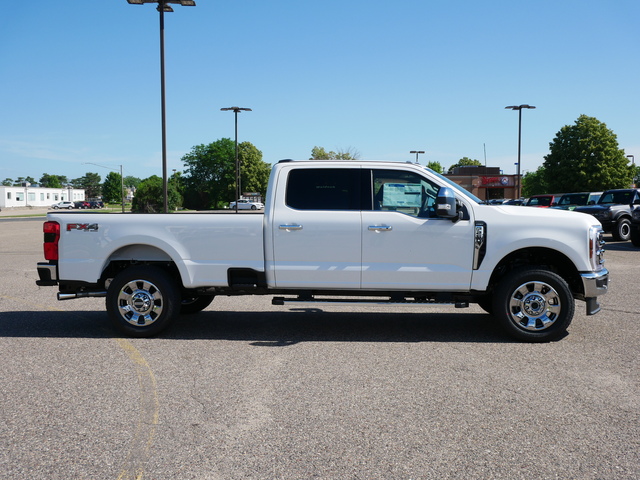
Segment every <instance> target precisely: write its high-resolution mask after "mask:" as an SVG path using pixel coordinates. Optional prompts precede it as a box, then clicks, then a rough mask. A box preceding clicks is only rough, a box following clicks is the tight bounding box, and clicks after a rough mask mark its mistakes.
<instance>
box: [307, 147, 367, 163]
mask: <svg viewBox="0 0 640 480" xmlns="http://www.w3.org/2000/svg"><path fill="white" fill-rule="evenodd" d="M359 158H360V152H358V151H357V150H356V149H355V148H352V147H349V148H347V149H338V151H337V152H334V151H333V150H331V151H329V152H327V151H326V150H325V149H324V147H313V148H312V149H311V158H310V159H309V160H358V159H359Z"/></svg>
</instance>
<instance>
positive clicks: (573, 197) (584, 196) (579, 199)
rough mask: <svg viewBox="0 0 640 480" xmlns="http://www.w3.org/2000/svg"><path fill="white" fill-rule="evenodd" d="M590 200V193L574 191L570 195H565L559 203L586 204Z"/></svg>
mask: <svg viewBox="0 0 640 480" xmlns="http://www.w3.org/2000/svg"><path fill="white" fill-rule="evenodd" d="M588 200H589V194H588V193H572V194H570V195H563V196H562V198H561V199H560V201H559V202H558V205H586V204H587V201H588Z"/></svg>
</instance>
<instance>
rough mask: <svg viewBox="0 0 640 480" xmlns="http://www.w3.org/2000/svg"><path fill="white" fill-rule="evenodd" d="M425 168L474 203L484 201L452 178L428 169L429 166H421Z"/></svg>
mask: <svg viewBox="0 0 640 480" xmlns="http://www.w3.org/2000/svg"><path fill="white" fill-rule="evenodd" d="M422 168H424V169H425V170H427V171H428V172H431V173H433V174H434V175H435V176H436V177H438V178H439V179H440V180H442V181H443V182H445V183H446V184H447V185H449V186H450V187H451V188H453V189H454V190H455V191H457V192H460V193H461V194H463V195H465V196H466V197H469V198H470V199H471V200H473V201H474V202H476V203H484V200H480V199H479V198H478V197H476V196H475V195H474V194H473V193H471V192H470V191H469V190H467V189H466V188H462V187H461V186H460V185H458V184H457V183H455V182H454V181H452V180H449V179H448V178H447V177H445V176H444V175H441V174H439V173H438V172H436V171H435V170H432V169H430V168H429V167H422Z"/></svg>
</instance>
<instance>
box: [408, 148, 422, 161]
mask: <svg viewBox="0 0 640 480" xmlns="http://www.w3.org/2000/svg"><path fill="white" fill-rule="evenodd" d="M409 153H415V154H416V163H420V162H418V155H420V154H421V153H424V150H411V151H410V152H409Z"/></svg>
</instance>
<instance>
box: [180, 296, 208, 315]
mask: <svg viewBox="0 0 640 480" xmlns="http://www.w3.org/2000/svg"><path fill="white" fill-rule="evenodd" d="M214 298H215V296H214V295H195V296H193V297H182V302H181V303H180V313H184V314H191V313H198V312H201V311H202V310H204V309H205V308H207V307H208V306H209V305H211V302H213V299H214Z"/></svg>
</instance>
